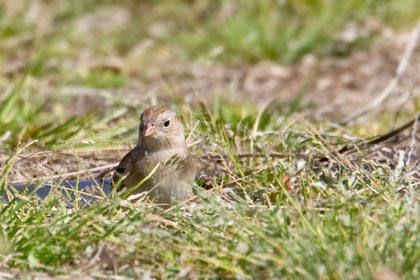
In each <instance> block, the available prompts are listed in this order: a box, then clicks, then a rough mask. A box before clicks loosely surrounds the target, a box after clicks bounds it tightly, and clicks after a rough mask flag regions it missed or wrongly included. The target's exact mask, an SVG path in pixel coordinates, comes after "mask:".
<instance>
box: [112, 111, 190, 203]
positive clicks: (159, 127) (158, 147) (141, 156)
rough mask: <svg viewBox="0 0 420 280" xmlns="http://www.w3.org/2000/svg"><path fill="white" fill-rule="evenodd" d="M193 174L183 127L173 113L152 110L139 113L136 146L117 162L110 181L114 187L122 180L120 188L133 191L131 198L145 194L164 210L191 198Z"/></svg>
mask: <svg viewBox="0 0 420 280" xmlns="http://www.w3.org/2000/svg"><path fill="white" fill-rule="evenodd" d="M158 165H159V166H158ZM156 166H158V168H157V169H156V170H155V172H154V173H153V175H152V176H151V177H150V178H149V179H148V180H146V181H145V182H143V183H142V184H141V185H140V186H139V183H140V182H141V181H142V180H144V179H145V178H146V177H147V176H149V175H150V174H151V172H152V171H153V170H154V168H155V167H156ZM195 174H196V168H195V164H194V160H193V158H192V156H191V155H190V153H189V151H188V148H187V145H186V142H185V135H184V126H183V124H182V123H181V121H180V120H179V119H178V117H177V116H176V114H175V112H174V111H172V110H170V109H169V108H167V107H161V106H153V107H149V108H148V109H146V110H145V111H144V112H143V113H142V115H141V117H140V126H139V138H138V143H137V145H136V146H135V147H134V149H132V150H131V151H130V152H129V153H128V154H127V155H126V156H125V157H124V158H123V159H122V160H121V162H120V164H119V166H118V167H117V170H116V171H115V173H114V176H113V180H112V181H113V183H114V184H118V182H119V181H120V180H121V179H122V178H123V182H122V183H121V184H120V187H128V188H134V189H133V191H132V194H136V193H142V192H146V193H147V196H148V197H149V198H150V199H152V200H154V201H155V202H156V203H158V204H161V205H163V206H168V205H172V204H174V203H176V202H179V201H182V200H185V199H186V198H187V197H188V196H189V195H191V194H192V183H193V180H194V178H195Z"/></svg>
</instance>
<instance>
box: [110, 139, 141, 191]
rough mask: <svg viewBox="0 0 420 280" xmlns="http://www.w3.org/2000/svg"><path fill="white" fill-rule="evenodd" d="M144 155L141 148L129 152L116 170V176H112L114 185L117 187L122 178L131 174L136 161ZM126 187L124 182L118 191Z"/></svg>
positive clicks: (137, 147)
mask: <svg viewBox="0 0 420 280" xmlns="http://www.w3.org/2000/svg"><path fill="white" fill-rule="evenodd" d="M142 155H143V149H142V148H140V147H139V146H136V147H134V149H132V150H131V151H129V152H128V153H127V154H126V155H125V156H124V157H123V159H122V160H121V162H120V164H119V165H118V167H117V169H115V171H114V174H113V176H112V185H113V186H115V185H116V184H117V183H118V182H119V181H120V180H121V178H122V177H124V176H126V175H127V174H129V173H130V172H131V169H132V168H133V166H134V160H136V159H137V158H138V157H141V156H142ZM123 187H124V182H122V183H121V184H120V185H119V186H118V190H121V189H122V188H123Z"/></svg>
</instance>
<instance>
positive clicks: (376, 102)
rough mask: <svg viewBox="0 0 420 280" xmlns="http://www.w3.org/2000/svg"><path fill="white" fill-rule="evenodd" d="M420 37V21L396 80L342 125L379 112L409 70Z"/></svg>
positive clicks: (397, 72) (406, 50)
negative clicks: (370, 113)
mask: <svg viewBox="0 0 420 280" xmlns="http://www.w3.org/2000/svg"><path fill="white" fill-rule="evenodd" d="M419 37H420V21H419V22H418V23H417V25H416V27H415V28H414V30H413V32H412V35H411V39H410V42H409V43H408V45H407V47H406V49H405V51H404V55H403V57H402V59H401V61H400V63H399V64H398V68H397V71H396V73H395V76H394V78H393V79H392V80H391V81H390V82H389V83H388V85H387V86H386V87H385V89H384V90H383V91H382V92H381V93H380V94H379V95H378V96H377V97H376V98H375V99H374V100H373V102H371V103H370V104H368V105H367V106H366V107H364V108H362V109H361V110H359V111H357V112H355V113H354V114H351V115H350V116H348V117H347V118H345V119H344V120H343V121H342V122H341V124H342V125H347V124H349V123H350V122H352V121H354V120H355V119H357V118H359V117H361V116H363V115H365V114H367V113H369V112H371V111H372V110H377V109H378V108H379V105H380V104H381V103H382V102H383V101H384V100H385V99H386V98H387V97H388V96H389V95H390V94H391V93H392V92H393V91H394V89H395V88H396V87H397V85H398V84H399V82H400V79H401V77H402V76H403V74H404V72H405V70H406V69H407V65H408V62H409V61H410V59H411V57H412V55H413V53H414V50H415V48H416V46H417V43H418V40H419Z"/></svg>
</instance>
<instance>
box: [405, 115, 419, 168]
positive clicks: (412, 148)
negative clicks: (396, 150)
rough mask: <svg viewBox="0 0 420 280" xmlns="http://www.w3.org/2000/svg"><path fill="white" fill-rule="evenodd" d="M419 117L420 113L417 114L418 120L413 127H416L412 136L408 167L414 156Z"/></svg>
mask: <svg viewBox="0 0 420 280" xmlns="http://www.w3.org/2000/svg"><path fill="white" fill-rule="evenodd" d="M419 117H420V113H417V118H416V120H415V122H414V125H413V126H414V128H413V133H412V134H411V143H410V151H409V152H408V158H407V165H410V164H411V157H412V155H413V150H414V145H415V144H416V134H417V128H418V124H419Z"/></svg>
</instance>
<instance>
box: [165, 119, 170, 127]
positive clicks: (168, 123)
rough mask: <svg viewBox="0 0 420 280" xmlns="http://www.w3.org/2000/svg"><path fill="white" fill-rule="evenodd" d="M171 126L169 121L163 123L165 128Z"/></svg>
mask: <svg viewBox="0 0 420 280" xmlns="http://www.w3.org/2000/svg"><path fill="white" fill-rule="evenodd" d="M170 125H171V120H167V121H166V122H164V123H163V126H164V127H169V126H170Z"/></svg>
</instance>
